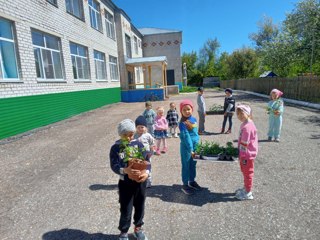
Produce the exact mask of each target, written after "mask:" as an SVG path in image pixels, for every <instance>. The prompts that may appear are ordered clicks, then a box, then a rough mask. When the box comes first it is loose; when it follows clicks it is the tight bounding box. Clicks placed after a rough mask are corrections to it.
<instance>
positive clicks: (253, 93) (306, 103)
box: [233, 90, 320, 110]
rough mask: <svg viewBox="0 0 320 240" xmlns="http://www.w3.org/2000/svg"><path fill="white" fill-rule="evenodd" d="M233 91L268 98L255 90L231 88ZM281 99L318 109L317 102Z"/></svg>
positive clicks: (319, 108) (319, 107) (319, 106)
mask: <svg viewBox="0 0 320 240" xmlns="http://www.w3.org/2000/svg"><path fill="white" fill-rule="evenodd" d="M233 91H235V92H243V93H248V94H251V95H255V96H258V97H263V98H269V95H265V94H261V93H255V92H249V91H243V90H233ZM282 99H283V101H284V102H287V103H292V104H296V105H300V106H303V107H308V108H313V109H317V110H320V104H318V103H310V102H305V101H298V100H294V99H288V98H282Z"/></svg>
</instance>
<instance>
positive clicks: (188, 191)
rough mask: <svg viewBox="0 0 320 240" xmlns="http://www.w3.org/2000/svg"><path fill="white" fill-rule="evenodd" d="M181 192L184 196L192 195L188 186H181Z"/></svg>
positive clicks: (191, 190)
mask: <svg viewBox="0 0 320 240" xmlns="http://www.w3.org/2000/svg"><path fill="white" fill-rule="evenodd" d="M181 190H182V192H184V194H186V195H192V194H194V192H193V189H192V188H191V187H189V186H188V185H183V186H182V188H181Z"/></svg>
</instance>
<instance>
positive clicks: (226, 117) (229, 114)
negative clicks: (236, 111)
mask: <svg viewBox="0 0 320 240" xmlns="http://www.w3.org/2000/svg"><path fill="white" fill-rule="evenodd" d="M232 116H233V114H231V113H227V116H224V117H223V123H222V129H225V128H226V123H227V119H229V128H228V129H230V130H231V128H232Z"/></svg>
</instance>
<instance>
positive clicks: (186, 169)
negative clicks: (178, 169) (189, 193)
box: [181, 154, 197, 185]
mask: <svg viewBox="0 0 320 240" xmlns="http://www.w3.org/2000/svg"><path fill="white" fill-rule="evenodd" d="M182 155H184V156H182ZM186 155H187V154H181V165H182V173H181V175H182V182H183V184H184V185H188V182H194V180H195V178H196V175H197V171H196V165H197V161H194V160H193V158H192V157H191V154H189V156H190V157H189V158H187V156H186Z"/></svg>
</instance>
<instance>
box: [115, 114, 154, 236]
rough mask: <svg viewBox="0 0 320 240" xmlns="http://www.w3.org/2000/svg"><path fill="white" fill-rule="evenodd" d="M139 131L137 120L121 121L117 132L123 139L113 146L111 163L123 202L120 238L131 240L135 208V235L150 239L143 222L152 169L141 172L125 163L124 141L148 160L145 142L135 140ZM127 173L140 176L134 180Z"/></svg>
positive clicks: (120, 200)
mask: <svg viewBox="0 0 320 240" xmlns="http://www.w3.org/2000/svg"><path fill="white" fill-rule="evenodd" d="M135 131H136V128H135V123H134V122H133V121H132V120H130V119H125V120H123V121H121V122H120V123H119V125H118V134H119V136H120V139H119V140H117V141H116V142H115V144H114V145H113V146H112V147H111V149H110V165H111V169H112V170H113V172H115V173H116V174H118V175H119V177H120V179H119V183H118V187H119V202H120V221H119V227H118V229H119V230H120V231H121V233H120V236H119V240H129V237H128V231H129V228H130V225H131V217H132V210H133V207H134V216H133V220H134V222H133V223H134V225H135V228H134V233H133V235H134V237H135V238H136V239H138V240H147V237H146V236H145V234H144V232H143V230H142V228H141V227H142V225H143V224H144V222H143V217H144V208H145V199H146V180H147V178H148V176H149V170H147V171H145V172H142V171H139V170H134V169H132V168H131V167H130V166H128V162H125V161H124V159H125V157H126V153H125V151H124V142H127V143H128V146H133V147H136V148H139V149H141V151H142V154H143V155H144V157H145V159H146V160H147V161H148V155H147V153H146V152H145V151H144V148H143V144H142V143H140V142H139V141H137V140H134V139H133V135H134V133H135ZM128 175H136V176H139V181H133V180H131V179H130V178H129V177H128Z"/></svg>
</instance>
